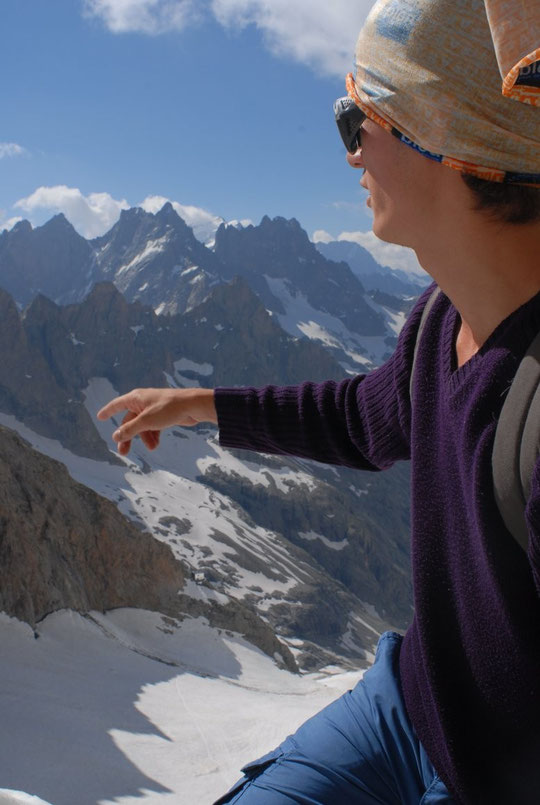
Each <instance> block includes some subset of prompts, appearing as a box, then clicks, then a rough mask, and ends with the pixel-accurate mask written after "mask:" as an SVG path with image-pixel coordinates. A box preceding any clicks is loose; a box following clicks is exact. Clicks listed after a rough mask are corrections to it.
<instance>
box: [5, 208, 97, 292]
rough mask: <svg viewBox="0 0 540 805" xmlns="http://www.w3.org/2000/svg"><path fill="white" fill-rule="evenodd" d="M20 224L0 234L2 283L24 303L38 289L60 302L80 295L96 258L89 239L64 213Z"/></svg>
mask: <svg viewBox="0 0 540 805" xmlns="http://www.w3.org/2000/svg"><path fill="white" fill-rule="evenodd" d="M21 224H23V225H22V226H18V225H17V226H15V227H14V228H13V229H12V230H11V231H10V232H4V234H3V236H2V237H1V238H0V285H2V286H3V287H4V288H5V289H6V290H7V291H8V292H9V293H10V294H11V295H12V296H14V297H15V299H16V301H17V302H18V303H19V304H20V305H21V306H23V307H24V306H26V305H27V304H28V303H29V302H30V301H31V300H32V299H33V297H34V296H36V295H37V294H38V293H43V294H45V295H46V296H48V297H49V298H51V299H54V300H55V301H59V302H66V301H71V300H73V299H76V298H78V296H79V295H80V293H81V286H82V287H85V286H86V285H87V283H88V280H89V278H90V276H91V270H92V266H93V262H94V260H93V251H92V248H91V246H90V244H89V243H88V241H86V240H85V239H84V238H83V237H81V235H79V234H78V233H77V232H76V231H75V229H74V228H73V227H72V225H71V224H70V223H69V221H68V220H67V219H66V217H65V216H64V215H62V214H60V215H55V216H54V218H51V220H50V221H48V222H47V223H46V224H44V225H43V226H39V227H36V228H35V229H32V227H31V226H30V224H28V222H21Z"/></svg>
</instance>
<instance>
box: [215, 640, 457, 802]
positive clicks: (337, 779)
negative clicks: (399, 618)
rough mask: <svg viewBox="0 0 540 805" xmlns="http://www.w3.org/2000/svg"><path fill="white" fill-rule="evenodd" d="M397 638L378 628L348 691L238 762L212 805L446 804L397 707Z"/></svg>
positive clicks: (437, 780)
mask: <svg viewBox="0 0 540 805" xmlns="http://www.w3.org/2000/svg"><path fill="white" fill-rule="evenodd" d="M401 640H402V638H401V635H398V634H396V633H394V632H385V633H384V634H383V635H382V637H381V639H380V641H379V645H378V647H377V655H376V658H375V663H374V665H373V666H372V667H371V668H370V669H369V671H367V672H366V673H365V674H364V678H363V679H362V680H361V681H360V682H359V683H358V684H357V685H356V687H355V688H354V690H350V691H348V692H347V693H345V694H344V695H343V696H341V697H340V698H339V699H337V701H335V702H332V704H330V705H328V706H327V707H325V708H324V709H323V710H321V711H320V713H317V714H316V715H315V716H313V718H310V719H309V720H308V721H306V722H305V724H303V725H302V726H301V727H300V728H299V729H298V730H297V731H296V732H295V734H294V735H290V736H289V737H288V738H286V739H285V740H284V741H283V743H282V744H280V746H278V747H277V749H274V750H273V751H272V752H269V753H268V754H267V755H264V757H261V758H259V759H258V760H255V761H254V762H252V763H248V765H247V766H244V768H243V769H242V771H243V772H244V777H243V778H242V779H241V780H239V781H238V783H236V785H234V786H233V787H232V789H231V790H230V791H229V792H228V793H227V794H225V796H223V797H221V799H219V800H217V802H215V803H214V805H225V803H239V804H240V805H292V804H293V803H294V804H295V805H375V803H377V805H420V803H421V805H428V803H429V805H435V803H446V805H450V804H451V803H454V802H455V801H454V800H453V799H452V797H451V796H450V794H449V793H448V790H447V788H446V786H445V785H444V783H443V782H442V780H441V779H440V778H439V777H438V775H437V773H436V772H435V769H434V768H433V765H432V764H431V762H430V760H429V758H428V756H427V755H426V752H425V750H424V748H423V746H422V745H421V743H420V741H419V740H418V738H417V737H416V734H415V732H414V730H413V727H412V725H411V723H410V721H409V719H408V716H407V713H406V712H405V705H404V702H403V697H402V694H401V688H400V681H399V666H398V661H399V650H400V646H401Z"/></svg>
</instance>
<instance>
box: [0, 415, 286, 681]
mask: <svg viewBox="0 0 540 805" xmlns="http://www.w3.org/2000/svg"><path fill="white" fill-rule="evenodd" d="M184 583H185V568H183V567H182V564H181V563H180V562H179V561H178V560H177V559H175V557H174V556H173V553H172V551H171V549H170V547H169V546H168V545H166V544H164V543H163V542H158V541H157V540H156V539H154V538H153V537H152V536H151V535H150V534H148V533H144V532H141V531H140V529H138V528H137V527H136V526H135V525H133V523H132V522H131V521H130V520H128V519H127V518H126V517H124V516H123V515H122V514H120V512H119V511H118V509H117V508H116V506H115V505H114V504H113V503H111V502H110V501H108V500H106V499H105V498H103V497H101V496H100V495H97V494H96V493H95V492H93V491H92V490H91V489H88V487H86V486H83V485H82V484H78V483H76V482H75V481H73V479H72V478H71V476H70V475H69V474H68V472H67V470H66V468H65V467H64V465H63V464H60V463H59V462H57V461H53V460H51V459H50V458H47V457H46V456H43V455H41V454H40V453H37V452H36V451H35V450H33V449H32V448H31V447H30V445H28V443H27V442H25V441H24V440H23V439H21V437H20V436H18V435H17V434H16V433H14V432H13V431H11V430H9V429H7V428H4V427H0V610H1V611H4V612H6V613H7V614H8V615H11V616H13V617H16V618H19V619H20V620H23V621H26V622H27V623H29V624H30V625H31V626H35V625H36V623H37V622H38V621H40V620H41V619H42V618H44V617H45V616H46V615H48V614H50V613H51V612H55V611H57V610H59V609H74V610H76V611H78V612H83V613H86V612H88V611H90V610H102V611H105V610H109V609H116V608H118V607H138V608H142V609H149V610H153V611H156V612H162V613H164V614H166V615H169V616H172V617H175V618H177V619H182V618H184V617H185V616H186V615H187V616H191V617H200V616H202V617H205V618H207V619H208V621H209V622H210V624H211V625H213V626H216V627H218V628H224V629H228V630H234V631H236V632H238V633H239V634H242V635H243V636H244V637H246V638H247V639H248V640H249V641H250V642H252V643H253V644H254V645H256V646H258V647H259V648H260V649H261V650H262V651H264V652H266V653H267V654H268V655H269V656H270V657H274V656H277V657H279V663H280V664H281V665H283V667H286V668H288V670H291V671H295V670H297V666H296V663H295V661H294V658H293V657H292V655H291V653H290V651H289V650H288V648H287V647H286V646H285V645H283V644H282V643H281V642H280V641H279V640H278V639H277V638H276V636H275V634H274V632H273V630H272V629H271V628H270V626H268V625H267V624H266V623H264V622H263V621H262V620H261V618H260V617H258V615H257V614H256V613H255V612H253V611H252V610H251V609H249V608H248V607H246V606H244V605H243V604H242V603H241V602H238V601H234V600H231V601H228V602H227V603H226V604H225V606H218V605H217V604H216V603H215V602H213V601H212V600H209V601H204V600H199V601H196V600H193V599H192V598H190V597H189V596H186V595H185V594H183V592H182V590H183V588H184Z"/></svg>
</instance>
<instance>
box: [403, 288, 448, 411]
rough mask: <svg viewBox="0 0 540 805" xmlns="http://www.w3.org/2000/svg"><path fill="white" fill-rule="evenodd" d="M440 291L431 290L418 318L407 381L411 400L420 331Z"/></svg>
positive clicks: (422, 330) (437, 289) (436, 289)
mask: <svg viewBox="0 0 540 805" xmlns="http://www.w3.org/2000/svg"><path fill="white" fill-rule="evenodd" d="M440 293H441V289H440V288H439V287H437V288H434V289H433V291H432V292H431V296H430V297H429V299H428V300H427V302H426V304H425V305H424V309H423V311H422V317H421V318H420V323H419V325H418V331H417V333H416V343H415V345H414V355H413V362H412V367H411V379H410V383H409V395H410V398H411V402H412V399H413V387H414V374H415V370H416V363H417V358H418V348H419V346H420V339H421V338H422V333H423V332H424V329H425V326H426V322H427V320H428V316H429V314H430V313H431V308H432V307H433V305H434V304H435V302H436V301H437V298H438V296H439V294H440Z"/></svg>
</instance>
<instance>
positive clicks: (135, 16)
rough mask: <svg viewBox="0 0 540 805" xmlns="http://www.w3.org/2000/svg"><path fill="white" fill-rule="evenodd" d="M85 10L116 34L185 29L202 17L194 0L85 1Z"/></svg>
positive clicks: (152, 32) (160, 32)
mask: <svg viewBox="0 0 540 805" xmlns="http://www.w3.org/2000/svg"><path fill="white" fill-rule="evenodd" d="M199 5H200V3H199ZM84 11H85V14H86V16H89V17H98V18H101V20H102V21H103V22H104V23H105V25H106V26H107V28H108V29H109V30H110V31H112V32H113V33H115V34H123V33H131V32H135V33H144V34H153V35H157V34H163V33H167V32H169V31H182V30H183V29H184V28H185V27H186V26H187V25H189V24H190V23H192V22H194V21H195V20H197V19H198V18H199V17H200V12H199V10H198V9H197V8H196V2H195V0H84Z"/></svg>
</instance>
